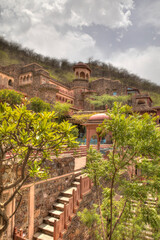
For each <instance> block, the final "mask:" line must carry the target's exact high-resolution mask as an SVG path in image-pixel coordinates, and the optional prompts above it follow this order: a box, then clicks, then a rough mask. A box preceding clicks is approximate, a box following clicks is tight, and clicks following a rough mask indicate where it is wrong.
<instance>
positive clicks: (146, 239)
mask: <svg viewBox="0 0 160 240" xmlns="http://www.w3.org/2000/svg"><path fill="white" fill-rule="evenodd" d="M144 239H145V240H154V238H152V237H149V236H145V237H144Z"/></svg>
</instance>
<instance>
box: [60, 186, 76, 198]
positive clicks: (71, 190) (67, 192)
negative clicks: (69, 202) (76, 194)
mask: <svg viewBox="0 0 160 240" xmlns="http://www.w3.org/2000/svg"><path fill="white" fill-rule="evenodd" d="M73 189H74V190H77V188H76V187H71V188H69V189H67V190H65V191H63V192H61V194H62V195H63V196H65V197H71V196H72V193H73Z"/></svg>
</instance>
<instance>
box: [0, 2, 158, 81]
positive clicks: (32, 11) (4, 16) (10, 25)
mask: <svg viewBox="0 0 160 240" xmlns="http://www.w3.org/2000/svg"><path fill="white" fill-rule="evenodd" d="M0 35H1V36H3V37H4V38H5V39H6V40H9V41H10V40H12V41H14V42H18V43H20V44H21V45H22V46H23V47H28V48H31V49H33V50H35V52H37V53H41V54H43V55H46V56H50V57H55V58H59V59H61V58H67V59H68V60H69V61H71V62H73V61H77V62H78V61H83V62H86V61H87V60H88V58H90V57H93V59H97V60H100V61H104V62H106V63H111V64H113V65H114V66H118V67H121V68H126V69H127V70H129V71H130V72H132V73H134V74H138V75H139V76H140V77H142V78H146V79H148V80H151V81H153V82H155V83H157V84H159V85H160V0H0Z"/></svg>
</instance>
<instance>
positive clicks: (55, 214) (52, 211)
mask: <svg viewBox="0 0 160 240" xmlns="http://www.w3.org/2000/svg"><path fill="white" fill-rule="evenodd" d="M61 213H62V211H58V210H50V211H49V214H50V215H51V216H52V217H55V218H60V215H61Z"/></svg>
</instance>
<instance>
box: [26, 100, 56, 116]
mask: <svg viewBox="0 0 160 240" xmlns="http://www.w3.org/2000/svg"><path fill="white" fill-rule="evenodd" d="M29 109H30V110H32V111H34V112H36V113H40V112H43V111H50V110H51V105H50V104H49V103H46V102H44V101H43V100H42V99H41V98H39V97H34V98H31V99H30V104H29Z"/></svg>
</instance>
